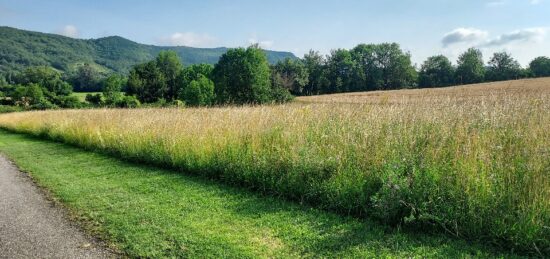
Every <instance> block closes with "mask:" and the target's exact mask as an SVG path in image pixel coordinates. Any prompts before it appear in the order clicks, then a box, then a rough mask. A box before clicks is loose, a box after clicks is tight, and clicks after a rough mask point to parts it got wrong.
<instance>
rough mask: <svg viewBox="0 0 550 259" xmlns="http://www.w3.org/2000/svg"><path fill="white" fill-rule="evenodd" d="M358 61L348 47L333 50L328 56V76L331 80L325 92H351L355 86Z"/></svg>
mask: <svg viewBox="0 0 550 259" xmlns="http://www.w3.org/2000/svg"><path fill="white" fill-rule="evenodd" d="M355 65H356V63H355V61H354V60H353V58H352V57H351V53H350V52H349V51H348V50H346V49H336V50H333V51H331V53H330V56H329V57H328V58H327V66H326V68H327V78H328V80H329V81H330V85H329V86H328V88H325V89H323V92H324V93H340V92H349V91H350V90H353V88H354V86H355V81H356V80H354V79H355V72H356V69H355V68H356V66H355Z"/></svg>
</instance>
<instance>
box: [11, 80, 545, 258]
mask: <svg viewBox="0 0 550 259" xmlns="http://www.w3.org/2000/svg"><path fill="white" fill-rule="evenodd" d="M549 97H550V80H549V79H532V80H519V81H509V82H501V83H491V84H482V85H473V86H463V87H453V88H445V89H423V90H400V91H391V92H370V93H349V94H337V95H328V96H316V97H302V98H298V100H297V102H295V103H292V104H287V105H277V106H258V107H219V108H196V109H135V110H124V109H122V110H121V109H119V110H115V109H111V110H110V109H96V110H61V111H36V112H22V113H10V114H2V115H0V127H2V128H4V129H7V130H10V131H14V132H20V133H28V134H32V135H36V136H41V137H45V138H49V139H53V140H57V141H62V142H65V143H69V144H72V145H76V146H79V147H84V148H88V149H91V150H99V151H102V152H105V153H108V154H112V155H116V156H118V157H121V158H124V159H128V160H134V161H140V162H146V163H150V164H156V165H161V166H166V167H171V168H175V169H178V170H180V171H182V172H184V173H188V174H194V175H201V176H205V177H207V178H212V179H217V180H220V181H223V182H225V183H229V184H233V185H236V186H242V187H246V188H248V189H251V190H255V191H258V192H261V193H266V194H271V195H274V196H282V197H285V198H287V199H290V200H295V201H300V202H303V203H306V204H310V205H312V206H315V207H317V208H320V209H324V210H331V211H334V212H337V213H339V214H343V215H353V216H354V217H357V218H365V217H367V218H371V219H375V220H377V221H379V222H382V223H386V224H387V225H390V226H397V225H399V226H405V227H410V228H423V229H426V228H428V229H435V230H439V231H441V232H445V233H447V234H448V235H451V236H456V237H462V238H466V239H472V240H477V241H482V242H485V243H487V244H495V245H497V246H501V247H507V248H510V249H514V250H516V251H524V252H528V253H533V254H539V255H540V254H548V253H550V227H549V226H550V199H549V198H548V197H550V174H549V172H550V131H548V125H550V98H549Z"/></svg>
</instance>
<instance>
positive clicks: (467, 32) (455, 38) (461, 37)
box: [441, 28, 489, 47]
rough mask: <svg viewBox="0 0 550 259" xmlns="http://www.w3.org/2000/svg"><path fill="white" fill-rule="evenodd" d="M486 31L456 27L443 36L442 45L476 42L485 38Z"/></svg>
mask: <svg viewBox="0 0 550 259" xmlns="http://www.w3.org/2000/svg"><path fill="white" fill-rule="evenodd" d="M488 35H489V33H488V32H486V31H483V30H479V29H476V28H457V29H454V30H452V31H450V32H448V33H446V34H445V35H444V36H443V39H442V40H441V42H442V43H443V46H444V47H447V46H449V45H453V44H457V43H469V44H472V43H478V42H481V41H483V40H485V39H486V38H487V36H488Z"/></svg>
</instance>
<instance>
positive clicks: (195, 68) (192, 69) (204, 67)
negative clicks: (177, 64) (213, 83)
mask: <svg viewBox="0 0 550 259" xmlns="http://www.w3.org/2000/svg"><path fill="white" fill-rule="evenodd" d="M212 70H214V66H212V65H210V64H195V65H191V66H188V67H185V68H183V70H182V71H181V73H180V76H179V78H178V82H179V83H180V85H181V86H180V88H181V89H184V88H185V87H187V86H188V85H189V84H190V83H191V81H193V80H198V79H200V78H201V77H206V78H208V79H211V78H212Z"/></svg>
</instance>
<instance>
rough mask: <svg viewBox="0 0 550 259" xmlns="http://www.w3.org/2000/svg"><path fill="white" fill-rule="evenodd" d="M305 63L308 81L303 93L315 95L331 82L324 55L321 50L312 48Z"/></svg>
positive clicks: (304, 59) (306, 55) (305, 57)
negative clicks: (328, 78) (317, 50)
mask: <svg viewBox="0 0 550 259" xmlns="http://www.w3.org/2000/svg"><path fill="white" fill-rule="evenodd" d="M303 63H304V66H305V67H306V69H307V72H308V82H307V84H306V85H305V86H304V89H303V90H302V92H303V94H305V95H314V94H319V93H321V91H322V89H323V88H325V86H326V85H328V84H329V82H328V80H327V78H326V74H325V59H324V57H323V56H322V55H321V54H319V52H316V51H313V50H310V51H309V52H308V53H306V54H305V55H304V58H303ZM281 80H282V79H281ZM281 84H282V83H281Z"/></svg>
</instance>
